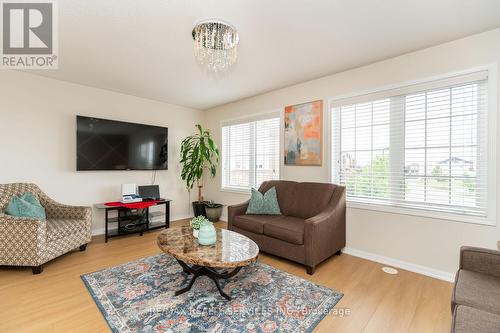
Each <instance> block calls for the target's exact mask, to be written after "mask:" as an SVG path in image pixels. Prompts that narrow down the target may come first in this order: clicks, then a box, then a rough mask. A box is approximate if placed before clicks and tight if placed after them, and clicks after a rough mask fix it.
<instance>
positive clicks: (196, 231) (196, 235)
mask: <svg viewBox="0 0 500 333" xmlns="http://www.w3.org/2000/svg"><path fill="white" fill-rule="evenodd" d="M198 231H199V230H196V229H193V236H194V238H198Z"/></svg>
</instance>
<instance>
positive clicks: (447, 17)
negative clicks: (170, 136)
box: [37, 0, 500, 109]
mask: <svg viewBox="0 0 500 333" xmlns="http://www.w3.org/2000/svg"><path fill="white" fill-rule="evenodd" d="M58 3H59V11H60V15H59V70H57V71H38V72H37V74H40V75H43V76H49V77H53V78H57V79H60V80H65V81H70V82H75V83H80V84H84V85H89V86H94V87H98V88H104V89H109V90H113V91H118V92H123V93H126V94H131V95H136V96H140V97H145V98H150V99H155V100H159V101H164V102H168V103H172V104H178V105H184V106H189V107H193V108H198V109H208V108H211V107H214V106H217V105H221V104H225V103H228V102H231V101H234V100H238V99H241V98H245V97H249V96H252V95H256V94H260V93H263V92H266V91H270V90H274V89H277V88H281V87H284V86H289V85H292V84H295V83H299V82H303V81H307V80H310V79H313V78H317V77H321V76H325V75H327V74H332V73H336V72H340V71H343V70H346V69H349V68H353V67H358V66H361V65H364V64H367V63H371V62H374V61H377V60H381V59H385V58H390V57H393V56H396V55H400V54H403V53H406V52H409V51H413V50H416V49H421V48H425V47H428V46H432V45H436V44H439V43H442V42H446V41H450V40H453V39H457V38H460V37H464V36H467V35H471V34H474V33H478V32H482V31H486V30H490V29H493V28H496V27H499V26H500V1H499V0H474V1H471V0H324V1H323V0H310V1H306V0H142V1H141V0H106V1H103V0H64V1H59V2H58ZM207 18H220V19H223V20H225V21H228V22H230V23H232V24H233V25H234V26H236V28H237V29H238V31H239V33H240V45H239V59H238V62H237V64H236V66H235V67H234V68H233V70H232V71H230V72H229V73H226V74H225V75H223V76H217V77H214V76H213V75H210V74H208V73H206V72H205V71H204V70H203V69H202V68H201V67H200V66H199V65H198V64H197V62H196V60H195V58H194V56H193V49H192V46H193V41H192V38H191V30H192V28H193V26H194V25H195V23H197V22H198V21H200V20H204V19H207Z"/></svg>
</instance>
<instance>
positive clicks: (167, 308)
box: [81, 254, 343, 333]
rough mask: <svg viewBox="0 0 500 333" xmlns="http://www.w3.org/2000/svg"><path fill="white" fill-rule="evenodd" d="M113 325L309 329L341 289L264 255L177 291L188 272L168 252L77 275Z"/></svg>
mask: <svg viewBox="0 0 500 333" xmlns="http://www.w3.org/2000/svg"><path fill="white" fill-rule="evenodd" d="M81 278H82V280H83V282H84V283H85V285H86V286H87V289H88V290H89V292H90V294H91V295H92V297H93V299H94V301H95V302H96V304H97V306H98V307H99V309H100V310H101V312H102V314H103V316H104V318H105V319H106V321H107V322H108V324H109V327H110V328H111V330H112V331H113V332H119V333H124V332H265V333H270V332H311V331H312V330H313V329H314V327H315V326H316V325H317V324H318V323H319V322H320V321H321V320H322V319H323V318H324V317H325V316H327V315H329V314H330V313H331V312H332V310H333V307H334V306H335V304H337V302H338V301H339V300H340V299H341V298H342V296H343V295H342V294H341V293H338V292H335V291H334V290H331V289H328V288H326V287H322V286H319V285H317V284H314V283H312V282H310V281H307V280H304V279H301V278H299V277H297V276H295V275H292V274H289V273H286V272H283V271H281V270H279V269H276V268H274V267H271V266H268V265H266V264H262V263H259V262H257V263H254V264H252V265H250V266H247V267H244V268H243V269H241V271H240V272H239V273H238V274H237V275H236V276H234V277H232V278H230V279H228V280H222V281H221V286H222V287H223V289H224V291H225V292H226V293H227V294H229V295H230V296H231V297H232V301H226V300H225V299H224V298H222V297H221V296H220V294H219V292H218V291H217V288H216V287H215V285H214V283H213V282H212V281H211V280H210V279H209V278H207V277H205V276H203V277H199V278H198V279H197V280H196V282H195V284H194V286H193V288H192V289H191V290H190V291H189V292H187V293H185V294H182V295H180V296H174V292H175V291H176V290H178V289H181V288H182V287H184V286H185V285H186V284H187V283H188V282H189V280H190V277H189V276H188V275H187V274H185V273H184V272H182V269H181V267H180V266H179V264H178V263H177V262H176V261H175V259H173V258H172V257H170V256H168V255H166V254H159V255H155V256H152V257H147V258H143V259H140V260H137V261H132V262H129V263H126V264H123V265H120V266H116V267H112V268H109V269H105V270H102V271H98V272H94V273H90V274H85V275H82V277H81Z"/></svg>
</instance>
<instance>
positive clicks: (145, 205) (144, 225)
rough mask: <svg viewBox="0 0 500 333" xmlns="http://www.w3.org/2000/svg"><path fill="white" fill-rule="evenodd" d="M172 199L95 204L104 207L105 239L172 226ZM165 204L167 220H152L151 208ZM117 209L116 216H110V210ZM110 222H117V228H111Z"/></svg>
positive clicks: (100, 207) (97, 206) (140, 233)
mask: <svg viewBox="0 0 500 333" xmlns="http://www.w3.org/2000/svg"><path fill="white" fill-rule="evenodd" d="M171 201H172V200H168V199H160V200H155V201H142V202H133V203H128V204H123V203H121V202H118V201H117V202H107V203H101V204H96V205H94V206H95V207H96V208H98V209H104V210H105V212H104V214H105V215H104V222H105V241H106V243H107V242H108V239H109V238H112V237H116V236H123V235H130V234H139V235H140V236H142V235H143V233H144V232H146V231H149V230H155V229H160V228H169V227H170V202H171ZM160 205H164V206H165V222H161V223H158V222H156V223H155V222H153V221H150V217H149V213H150V212H149V208H150V207H152V206H160ZM111 211H116V212H117V216H116V217H109V212H111ZM110 224H113V225H114V224H116V228H113V229H110V228H109V226H110Z"/></svg>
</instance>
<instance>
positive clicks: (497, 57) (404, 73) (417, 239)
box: [205, 29, 500, 278]
mask: <svg viewBox="0 0 500 333" xmlns="http://www.w3.org/2000/svg"><path fill="white" fill-rule="evenodd" d="M339 52H341V50H339ZM331 56H332V57H335V54H332V55H331ZM284 61H286V59H285V60H284ZM311 61H314V60H313V59H311ZM499 61H500V29H497V30H493V31H489V32H486V33H482V34H478V35H474V36H471V37H468V38H464V39H460V40H457V41H453V42H450V43H446V44H442V45H439V46H436V47H432V48H428V49H425V50H421V51H417V52H413V53H409V54H406V55H403V56H400V57H396V58H393V59H389V60H385V61H381V62H378V63H374V64H371V65H368V66H364V67H360V68H357V69H353V70H349V71H346V72H343V73H339V74H335V75H330V76H326V77H323V78H320V79H316V80H312V81H309V82H305V83H302V84H298V85H295V86H291V87H288V88H284V89H280V90H276V91H272V92H269V93H266V94H262V95H259V96H255V97H252V98H248V99H244V100H241V101H238V102H235V103H231V104H227V105H224V106H220V107H216V108H213V109H210V110H208V112H207V114H206V118H205V124H206V125H207V126H208V127H209V128H211V129H212V130H213V133H214V136H215V139H216V141H217V142H218V143H220V136H221V132H220V122H221V121H222V120H224V119H232V118H238V117H243V116H245V115H251V114H255V113H260V112H266V111H272V110H276V109H281V110H282V109H283V108H284V106H286V105H292V104H298V103H302V102H308V101H313V100H316V99H323V100H324V102H325V105H327V102H328V99H329V98H331V97H334V96H339V95H345V94H350V93H356V92H362V91H365V90H369V89H374V88H377V87H383V86H387V85H391V84H397V83H401V82H408V81H412V80H419V79H425V78H428V77H432V76H436V75H441V74H447V73H451V72H457V71H462V70H466V69H469V68H474V67H478V66H483V65H488V64H492V63H497V62H499ZM499 118H500V117H499ZM326 129H327V125H326V123H325V131H326ZM325 133H326V132H325ZM324 138H325V140H324V142H325V145H324V152H326V151H327V150H328V149H329V143H328V140H326V139H327V137H326V136H325V137H324ZM497 147H498V148H500V144H498V145H497ZM328 169H329V162H328V155H326V154H325V155H324V162H323V166H321V167H299V166H295V167H292V166H282V178H283V179H288V180H297V181H320V182H328V181H329V172H328ZM497 174H498V170H497ZM497 177H498V176H497ZM499 179H500V178H499ZM206 197H207V198H209V199H213V200H217V201H220V202H222V203H224V204H234V203H239V202H242V201H244V200H246V199H247V198H248V196H247V195H244V194H235V193H228V192H222V191H220V173H219V175H218V177H217V178H216V179H215V180H213V181H212V182H210V184H208V186H207V195H206ZM497 202H498V201H497ZM497 240H500V227H498V226H496V227H489V226H481V225H474V224H466V223H459V222H455V221H446V220H437V219H431V218H423V217H415V216H406V215H400V214H391V213H382V212H376V211H369V210H361V209H348V213H347V247H349V248H351V249H355V250H358V251H356V252H357V254H358V255H365V256H366V255H369V256H371V257H372V258H375V259H379V260H385V261H392V262H394V263H395V264H400V265H402V266H405V267H407V268H410V269H414V270H417V271H426V272H427V273H428V274H431V275H432V274H434V275H438V276H441V277H443V278H449V277H450V276H451V275H452V274H453V272H454V271H455V270H456V269H457V265H458V253H459V252H458V251H459V248H460V246H461V245H464V244H468V245H477V246H483V247H489V248H495V247H496V242H497ZM384 257H386V258H384ZM388 258H390V259H388ZM419 266H422V267H419Z"/></svg>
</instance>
